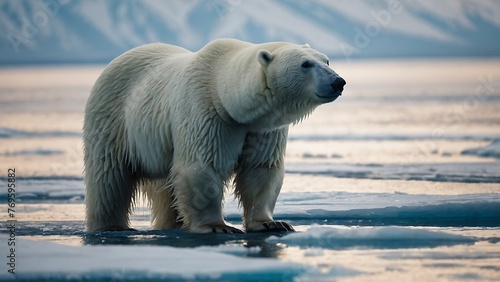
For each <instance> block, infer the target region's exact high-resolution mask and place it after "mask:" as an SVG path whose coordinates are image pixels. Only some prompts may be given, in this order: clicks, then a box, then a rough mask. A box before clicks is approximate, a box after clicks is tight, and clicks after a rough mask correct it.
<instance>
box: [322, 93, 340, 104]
mask: <svg viewBox="0 0 500 282" xmlns="http://www.w3.org/2000/svg"><path fill="white" fill-rule="evenodd" d="M341 95H342V91H335V92H333V93H331V94H330V95H328V96H326V95H319V94H318V93H316V97H317V98H319V101H320V102H321V103H330V102H333V101H335V100H337V98H338V97H340V96H341Z"/></svg>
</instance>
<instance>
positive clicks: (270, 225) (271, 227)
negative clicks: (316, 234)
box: [247, 221, 295, 232]
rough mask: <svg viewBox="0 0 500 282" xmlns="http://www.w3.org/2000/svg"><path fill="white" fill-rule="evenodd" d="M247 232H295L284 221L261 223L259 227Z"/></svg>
mask: <svg viewBox="0 0 500 282" xmlns="http://www.w3.org/2000/svg"><path fill="white" fill-rule="evenodd" d="M247 231H249V232H295V229H294V228H293V226H292V225H291V224H289V223H288V222H284V221H268V222H261V223H260V226H257V227H256V228H253V229H252V230H247Z"/></svg>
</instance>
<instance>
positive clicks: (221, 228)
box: [191, 223, 245, 234]
mask: <svg viewBox="0 0 500 282" xmlns="http://www.w3.org/2000/svg"><path fill="white" fill-rule="evenodd" d="M191 231H194V232H195V233H239V234H241V233H245V232H243V231H241V230H240V229H238V228H236V227H232V226H229V225H226V224H223V223H219V224H207V225H203V226H200V227H198V228H196V230H191Z"/></svg>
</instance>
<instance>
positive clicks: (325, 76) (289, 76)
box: [257, 44, 346, 125]
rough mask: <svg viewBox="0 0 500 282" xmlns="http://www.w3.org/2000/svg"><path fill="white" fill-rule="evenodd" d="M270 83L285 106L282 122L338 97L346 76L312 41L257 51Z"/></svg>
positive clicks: (304, 114) (295, 119)
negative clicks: (336, 69) (336, 71)
mask: <svg viewBox="0 0 500 282" xmlns="http://www.w3.org/2000/svg"><path fill="white" fill-rule="evenodd" d="M257 60H258V61H259V63H260V65H261V68H262V70H263V73H264V75H265V79H266V84H267V87H268V88H269V89H270V92H271V93H272V96H273V100H275V103H276V104H275V105H274V107H275V109H276V107H277V108H281V111H279V112H280V113H281V115H282V116H281V117H279V118H278V119H279V121H278V122H279V123H281V124H282V125H285V124H288V123H294V122H297V121H298V120H300V119H301V118H303V117H304V116H306V115H307V114H309V113H310V112H311V111H312V110H314V108H316V107H317V106H318V105H320V104H324V103H329V102H332V101H334V100H335V99H337V98H338V97H339V96H340V95H341V94H342V91H343V90H344V85H345V84H346V82H345V80H344V79H343V78H342V77H340V76H339V75H338V74H337V73H335V71H333V70H332V69H331V68H330V66H329V60H328V57H327V56H326V55H324V54H322V53H320V52H318V51H316V50H314V49H312V48H310V47H309V45H307V44H306V45H302V46H299V45H285V46H282V47H280V48H277V49H276V50H274V51H272V52H269V51H267V50H260V51H259V52H258V53H257Z"/></svg>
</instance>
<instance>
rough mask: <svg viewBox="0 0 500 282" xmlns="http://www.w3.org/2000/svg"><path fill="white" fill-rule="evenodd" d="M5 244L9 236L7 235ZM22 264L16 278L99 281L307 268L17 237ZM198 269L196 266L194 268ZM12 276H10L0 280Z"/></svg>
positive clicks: (244, 275)
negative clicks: (75, 244) (78, 245)
mask: <svg viewBox="0 0 500 282" xmlns="http://www.w3.org/2000/svg"><path fill="white" fill-rule="evenodd" d="M0 238H1V239H2V245H3V243H5V242H6V239H7V236H4V235H2V236H1V237H0ZM16 246H18V247H17V252H16V257H18V258H19V260H20V261H21V258H22V267H19V269H18V271H17V273H16V276H15V278H16V279H26V280H27V279H45V280H50V281H66V280H71V279H75V278H78V277H82V278H85V279H89V280H93V281H96V280H97V281H100V280H107V279H116V280H120V279H126V280H133V279H136V280H142V279H144V278H145V279H146V280H148V281H152V280H155V279H175V280H193V279H204V280H212V279H214V280H215V279H223V280H234V279H238V280H243V281H250V280H253V279H257V278H258V277H262V278H265V279H277V280H283V279H290V277H293V276H296V275H299V274H301V273H303V272H305V271H307V270H308V268H307V267H305V266H302V265H297V264H293V263H285V262H280V261H277V260H269V259H255V258H253V259H248V258H239V257H235V256H232V255H227V254H222V253H218V252H213V251H200V250H197V249H187V248H174V247H166V246H81V247H73V246H66V245H61V244H56V243H52V242H43V241H34V240H26V239H22V238H21V239H17V242H16ZM193 266H196V267H193ZM8 278H13V276H12V274H9V273H7V272H1V273H0V279H1V280H4V279H8Z"/></svg>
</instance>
